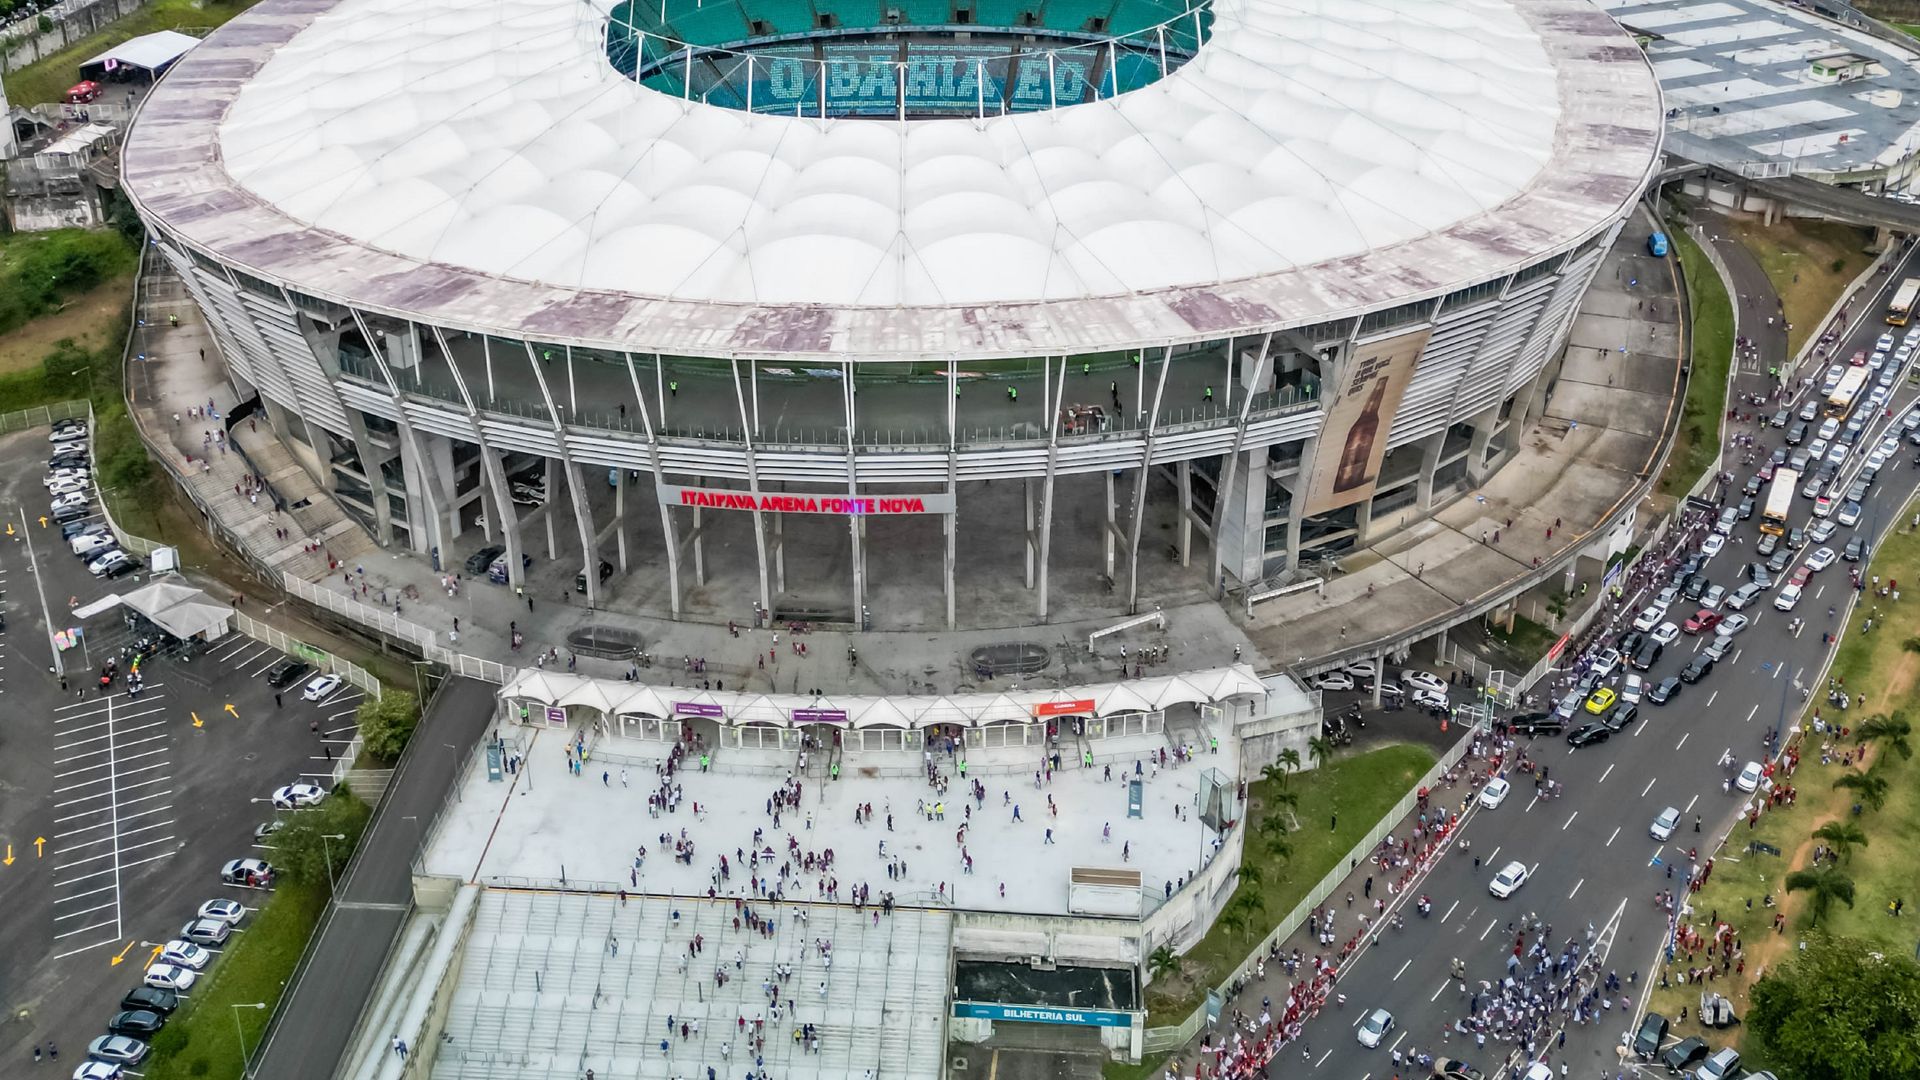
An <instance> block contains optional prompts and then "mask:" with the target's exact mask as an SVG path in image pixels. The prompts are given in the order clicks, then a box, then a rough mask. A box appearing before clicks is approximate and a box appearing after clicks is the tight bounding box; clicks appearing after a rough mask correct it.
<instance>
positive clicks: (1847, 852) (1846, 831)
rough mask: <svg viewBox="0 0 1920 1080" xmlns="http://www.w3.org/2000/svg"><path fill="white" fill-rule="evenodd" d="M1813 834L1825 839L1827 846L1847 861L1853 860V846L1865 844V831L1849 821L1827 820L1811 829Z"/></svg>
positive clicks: (1863, 845)
mask: <svg viewBox="0 0 1920 1080" xmlns="http://www.w3.org/2000/svg"><path fill="white" fill-rule="evenodd" d="M1813 835H1814V837H1815V838H1816V839H1820V840H1825V841H1826V842H1827V846H1828V847H1831V848H1833V850H1835V851H1837V852H1839V853H1840V857H1841V858H1843V859H1846V860H1847V861H1848V862H1851V861H1853V849H1854V848H1856V847H1866V846H1867V831H1866V830H1865V829H1862V828H1861V827H1860V826H1859V825H1857V824H1855V823H1854V822H1851V821H1829V822H1827V823H1826V824H1825V825H1822V826H1820V827H1819V828H1817V829H1815V830H1813Z"/></svg>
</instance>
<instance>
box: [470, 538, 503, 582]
mask: <svg viewBox="0 0 1920 1080" xmlns="http://www.w3.org/2000/svg"><path fill="white" fill-rule="evenodd" d="M506 553H507V549H506V548H504V547H502V546H500V545H499V544H489V545H487V546H486V547H483V548H481V549H480V550H479V551H476V552H474V553H473V554H471V555H469V556H467V562H466V568H467V576H468V577H479V576H480V575H481V574H484V573H486V572H487V567H489V566H492V565H493V560H495V559H497V558H499V557H500V556H502V555H504V554H506Z"/></svg>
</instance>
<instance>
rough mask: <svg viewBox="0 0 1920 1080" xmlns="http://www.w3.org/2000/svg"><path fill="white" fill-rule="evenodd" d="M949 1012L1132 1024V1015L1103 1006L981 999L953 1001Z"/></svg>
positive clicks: (1032, 1020)
mask: <svg viewBox="0 0 1920 1080" xmlns="http://www.w3.org/2000/svg"><path fill="white" fill-rule="evenodd" d="M953 1015H955V1016H957V1017H962V1018H969V1019H975V1020H1015V1021H1019V1022H1021V1023H1025V1024H1071V1025H1074V1026H1076V1027H1132V1026H1133V1015H1132V1014H1131V1013H1123V1012H1109V1011H1107V1010H1104V1009H1068V1008H1060V1007H1056V1006H1053V1005H998V1004H993V1003H991V1002H983V1001H956V1002H954V1003H953Z"/></svg>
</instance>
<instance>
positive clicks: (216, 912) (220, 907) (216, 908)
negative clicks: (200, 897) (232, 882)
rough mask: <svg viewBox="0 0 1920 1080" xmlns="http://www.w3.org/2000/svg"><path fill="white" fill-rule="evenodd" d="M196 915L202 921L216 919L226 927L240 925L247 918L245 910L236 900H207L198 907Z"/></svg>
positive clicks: (244, 906) (243, 905)
mask: <svg viewBox="0 0 1920 1080" xmlns="http://www.w3.org/2000/svg"><path fill="white" fill-rule="evenodd" d="M198 915H199V917H200V918H202V919H218V920H220V921H221V922H223V923H226V924H227V925H228V926H238V925H240V920H242V919H244V918H246V917H247V908H246V905H245V904H242V903H241V902H240V901H238V900H209V901H207V902H206V903H204V904H201V905H200V911H199V912H198Z"/></svg>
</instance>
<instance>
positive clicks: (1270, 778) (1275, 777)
mask: <svg viewBox="0 0 1920 1080" xmlns="http://www.w3.org/2000/svg"><path fill="white" fill-rule="evenodd" d="M1260 779H1262V780H1265V781H1266V782H1267V783H1269V784H1272V785H1273V786H1274V789H1275V790H1276V791H1277V790H1279V789H1281V788H1284V787H1286V786H1287V770H1286V768H1285V767H1284V766H1282V765H1281V764H1280V763H1279V762H1277V761H1276V762H1274V763H1273V764H1271V765H1262V766H1260Z"/></svg>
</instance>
